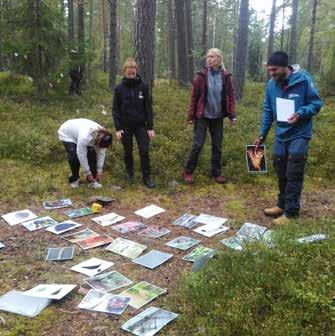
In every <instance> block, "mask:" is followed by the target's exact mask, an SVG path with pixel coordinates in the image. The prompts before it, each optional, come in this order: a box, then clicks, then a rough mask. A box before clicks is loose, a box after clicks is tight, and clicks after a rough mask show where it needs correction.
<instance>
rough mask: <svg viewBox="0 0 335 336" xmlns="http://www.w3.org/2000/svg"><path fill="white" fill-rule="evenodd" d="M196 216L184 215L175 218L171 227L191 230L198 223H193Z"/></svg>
mask: <svg viewBox="0 0 335 336" xmlns="http://www.w3.org/2000/svg"><path fill="white" fill-rule="evenodd" d="M195 218H196V216H193V215H189V214H184V215H182V216H180V217H179V218H177V219H176V220H175V221H174V222H173V225H178V226H182V227H185V228H188V229H192V227H193V226H196V225H197V224H198V223H197V222H195V221H194V219H195Z"/></svg>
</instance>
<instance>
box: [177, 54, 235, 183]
mask: <svg viewBox="0 0 335 336" xmlns="http://www.w3.org/2000/svg"><path fill="white" fill-rule="evenodd" d="M206 60H207V66H206V67H205V69H204V70H201V71H198V72H197V73H196V75H195V77H194V80H193V87H192V94H191V100H190V106H189V111H188V122H189V124H194V136H193V146H192V150H191V152H190V154H189V157H188V159H187V161H186V163H185V167H184V172H183V178H184V181H185V182H186V183H193V175H192V174H193V171H194V170H195V168H196V166H197V163H198V158H199V154H200V151H201V149H202V147H203V145H204V142H205V138H206V133H207V129H208V130H209V133H210V136H211V139H212V161H211V162H212V176H213V178H214V179H215V181H216V182H218V183H225V182H226V179H225V177H224V176H223V175H222V173H221V168H222V164H221V156H222V141H223V119H224V118H225V117H228V118H229V119H230V121H231V123H232V124H233V125H235V124H236V122H237V119H236V113H235V98H234V89H233V83H232V78H231V74H230V73H228V72H227V71H226V69H225V67H224V65H223V54H222V51H221V50H219V49H217V48H213V49H210V50H208V52H207V56H206Z"/></svg>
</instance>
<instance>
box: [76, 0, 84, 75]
mask: <svg viewBox="0 0 335 336" xmlns="http://www.w3.org/2000/svg"><path fill="white" fill-rule="evenodd" d="M78 54H79V57H80V62H81V66H82V67H83V69H84V66H85V62H84V58H85V8H84V0H78Z"/></svg>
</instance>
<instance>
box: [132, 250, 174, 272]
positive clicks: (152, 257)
mask: <svg viewBox="0 0 335 336" xmlns="http://www.w3.org/2000/svg"><path fill="white" fill-rule="evenodd" d="M172 257H173V254H170V253H164V252H161V251H156V250H152V251H150V252H148V253H146V254H144V255H143V256H141V257H139V258H136V259H133V262H134V263H135V264H139V265H142V266H144V267H147V268H150V269H154V268H156V267H158V266H160V265H162V264H163V263H165V262H166V261H168V260H169V259H171V258H172Z"/></svg>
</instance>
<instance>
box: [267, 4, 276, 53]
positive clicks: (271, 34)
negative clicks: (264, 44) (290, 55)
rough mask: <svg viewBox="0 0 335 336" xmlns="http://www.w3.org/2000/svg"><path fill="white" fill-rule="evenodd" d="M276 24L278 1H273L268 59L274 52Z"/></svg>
mask: <svg viewBox="0 0 335 336" xmlns="http://www.w3.org/2000/svg"><path fill="white" fill-rule="evenodd" d="M275 23H276V0H272V9H271V16H270V27H269V45H268V57H269V56H270V55H271V54H272V52H273V40H274V30H275Z"/></svg>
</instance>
